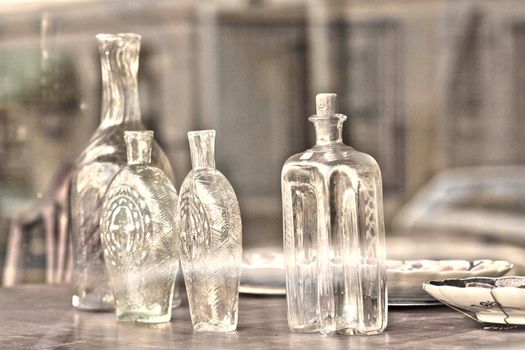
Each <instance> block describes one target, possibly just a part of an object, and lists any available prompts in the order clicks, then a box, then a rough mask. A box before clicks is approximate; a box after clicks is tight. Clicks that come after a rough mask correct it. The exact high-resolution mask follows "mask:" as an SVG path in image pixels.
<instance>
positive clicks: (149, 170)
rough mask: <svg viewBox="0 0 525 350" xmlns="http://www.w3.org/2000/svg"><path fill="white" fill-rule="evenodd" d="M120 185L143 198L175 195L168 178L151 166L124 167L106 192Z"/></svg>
mask: <svg viewBox="0 0 525 350" xmlns="http://www.w3.org/2000/svg"><path fill="white" fill-rule="evenodd" d="M122 185H124V186H129V187H132V188H133V189H134V190H135V191H137V192H139V193H140V194H141V195H142V196H143V197H145V198H156V197H159V196H160V195H162V193H167V194H169V195H170V196H176V195H177V192H176V190H175V188H174V186H173V183H172V182H171V180H170V179H169V178H168V176H167V175H166V174H165V173H164V172H163V171H162V170H161V169H159V168H157V167H155V166H151V165H126V166H125V167H123V168H122V169H121V170H120V171H119V172H118V173H117V174H116V175H115V177H114V179H113V180H112V181H111V184H110V189H109V190H108V192H110V191H111V189H113V188H115V187H119V186H122ZM161 192H162V193H161Z"/></svg>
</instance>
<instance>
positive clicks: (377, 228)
mask: <svg viewBox="0 0 525 350" xmlns="http://www.w3.org/2000/svg"><path fill="white" fill-rule="evenodd" d="M336 98H337V95H335V94H319V95H317V99H316V102H317V115H314V116H312V117H310V121H311V122H313V124H314V126H315V130H316V137H317V141H316V144H315V145H314V146H313V147H312V148H311V149H309V150H307V151H305V152H304V153H300V154H296V155H294V156H292V157H290V158H289V159H288V160H287V161H286V163H285V164H284V167H283V170H282V176H281V181H282V199H283V221H284V255H285V265H286V292H287V302H288V325H289V327H290V329H291V330H292V331H295V332H313V331H319V332H321V333H323V334H329V333H334V332H337V333H343V334H364V335H368V334H376V333H379V332H381V331H383V329H384V328H385V327H386V324H387V291H386V271H385V264H384V261H385V255H386V251H385V235H384V221H383V204H382V188H381V186H382V185H381V172H380V169H379V166H378V165H377V162H376V161H375V160H374V159H373V158H372V157H371V156H369V155H367V154H364V153H360V152H357V151H355V150H354V149H353V148H351V147H349V146H346V145H345V144H344V143H343V142H342V124H343V122H344V121H345V120H346V116H344V115H341V114H336Z"/></svg>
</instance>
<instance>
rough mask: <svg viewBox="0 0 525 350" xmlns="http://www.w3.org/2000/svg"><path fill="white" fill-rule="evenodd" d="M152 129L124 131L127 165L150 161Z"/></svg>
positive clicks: (144, 163) (143, 163)
mask: <svg viewBox="0 0 525 350" xmlns="http://www.w3.org/2000/svg"><path fill="white" fill-rule="evenodd" d="M152 140H153V131H150V130H147V131H125V132H124V141H125V142H126V151H127V156H128V164H129V165H148V164H150V163H151V143H152Z"/></svg>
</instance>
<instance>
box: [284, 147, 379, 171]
mask: <svg viewBox="0 0 525 350" xmlns="http://www.w3.org/2000/svg"><path fill="white" fill-rule="evenodd" d="M340 166H348V167H350V168H368V169H370V170H379V166H378V164H377V162H376V160H375V159H374V158H373V157H372V156H370V155H369V154H366V153H363V152H359V151H356V150H355V149H353V148H352V147H350V146H347V145H345V144H343V143H339V144H335V145H323V146H320V145H315V146H314V147H312V148H310V149H308V150H306V151H304V152H302V153H297V154H294V155H293V156H291V157H290V158H288V159H287V160H286V162H285V164H284V167H283V173H284V172H286V171H289V170H291V169H295V168H321V169H330V168H333V167H340Z"/></svg>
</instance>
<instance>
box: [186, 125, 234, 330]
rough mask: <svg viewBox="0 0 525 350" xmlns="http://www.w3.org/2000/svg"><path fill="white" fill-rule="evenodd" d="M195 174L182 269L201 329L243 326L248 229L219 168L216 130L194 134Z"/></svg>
mask: <svg viewBox="0 0 525 350" xmlns="http://www.w3.org/2000/svg"><path fill="white" fill-rule="evenodd" d="M188 139H189V142H190V151H191V162H192V166H193V170H192V171H191V172H190V173H189V174H188V175H187V176H186V179H184V182H183V184H182V187H181V190H180V200H179V215H180V225H181V247H182V255H181V262H182V270H183V272H184V280H185V282H186V290H187V292H188V301H189V307H190V314H191V321H192V323H193V328H194V329H195V330H197V331H208V332H226V331H233V330H235V329H236V328H237V306H238V301H239V280H240V273H241V255H242V245H241V243H242V242H241V241H242V228H241V215H240V211H239V203H238V202H237V197H236V196H235V192H234V191H233V188H232V186H231V185H230V183H229V182H228V180H226V178H225V177H224V176H223V175H222V174H221V173H220V172H219V171H218V170H217V169H215V158H214V142H215V130H203V131H192V132H189V133H188Z"/></svg>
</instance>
